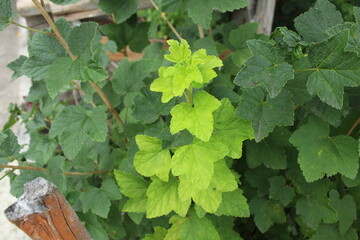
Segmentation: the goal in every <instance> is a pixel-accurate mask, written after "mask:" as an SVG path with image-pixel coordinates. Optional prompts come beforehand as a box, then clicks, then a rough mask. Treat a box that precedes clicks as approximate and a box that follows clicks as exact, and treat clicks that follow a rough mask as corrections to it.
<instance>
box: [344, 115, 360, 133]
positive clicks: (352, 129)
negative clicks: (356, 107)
mask: <svg viewBox="0 0 360 240" xmlns="http://www.w3.org/2000/svg"><path fill="white" fill-rule="evenodd" d="M359 124H360V118H358V119H357V120H356V121H355V122H354V124H353V125H352V126H351V128H350V130H349V131H348V133H347V134H346V136H350V135H351V134H352V132H353V131H354V130H355V128H356V127H357V126H358V125H359Z"/></svg>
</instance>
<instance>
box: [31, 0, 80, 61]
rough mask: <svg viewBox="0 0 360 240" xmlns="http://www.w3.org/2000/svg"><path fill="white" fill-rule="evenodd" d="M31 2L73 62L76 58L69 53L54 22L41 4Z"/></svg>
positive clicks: (67, 46) (35, 1)
mask: <svg viewBox="0 0 360 240" xmlns="http://www.w3.org/2000/svg"><path fill="white" fill-rule="evenodd" d="M32 1H33V3H34V4H35V6H36V7H37V9H39V11H40V13H41V15H43V17H44V18H45V20H46V22H47V23H48V24H49V25H50V27H51V28H52V30H53V31H54V33H55V37H56V38H57V39H58V40H59V42H60V44H61V45H62V46H63V48H64V49H65V50H66V52H67V53H68V54H69V55H70V57H71V58H72V59H73V60H75V59H76V58H77V57H76V56H74V55H73V54H72V53H71V51H70V49H69V45H68V44H67V42H66V40H65V39H64V38H63V36H62V35H61V33H60V31H59V29H58V28H57V26H56V24H55V23H54V21H53V20H52V18H51V17H50V15H49V14H48V13H47V12H46V11H45V9H44V7H43V6H42V5H41V3H39V2H38V0H32Z"/></svg>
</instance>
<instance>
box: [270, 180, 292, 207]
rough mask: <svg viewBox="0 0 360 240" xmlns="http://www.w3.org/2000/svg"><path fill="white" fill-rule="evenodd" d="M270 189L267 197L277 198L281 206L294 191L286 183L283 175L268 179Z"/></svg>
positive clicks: (285, 204) (289, 200)
mask: <svg viewBox="0 0 360 240" xmlns="http://www.w3.org/2000/svg"><path fill="white" fill-rule="evenodd" d="M269 183H270V189H269V198H270V199H274V200H278V201H279V202H281V204H282V205H283V206H287V205H288V204H289V203H290V202H291V201H292V200H293V198H294V197H295V191H294V189H293V188H292V187H290V186H288V185H286V180H285V178H284V177H283V176H275V177H272V178H270V179H269Z"/></svg>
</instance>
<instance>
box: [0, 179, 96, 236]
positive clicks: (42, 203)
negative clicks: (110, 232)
mask: <svg viewBox="0 0 360 240" xmlns="http://www.w3.org/2000/svg"><path fill="white" fill-rule="evenodd" d="M5 215H6V217H7V218H8V219H9V221H10V222H12V223H14V224H15V225H16V226H18V227H19V228H20V229H21V230H23V231H24V232H25V233H26V234H27V235H28V236H29V237H30V238H32V239H34V240H91V239H92V238H91V237H90V235H89V233H88V232H87V231H86V229H85V227H84V225H83V224H82V223H81V222H80V220H79V218H78V217H77V215H76V213H75V212H74V210H73V209H72V208H71V206H70V205H69V203H68V202H67V201H66V199H65V198H64V197H63V196H62V195H61V193H60V192H59V190H58V189H57V188H56V187H55V185H53V184H52V183H50V182H49V181H47V180H46V179H44V178H41V177H39V178H36V179H34V180H32V181H30V182H28V183H26V184H25V185H24V194H23V195H22V196H21V197H20V198H19V199H18V201H17V202H16V203H14V204H12V205H11V206H10V207H8V208H7V209H6V210H5Z"/></svg>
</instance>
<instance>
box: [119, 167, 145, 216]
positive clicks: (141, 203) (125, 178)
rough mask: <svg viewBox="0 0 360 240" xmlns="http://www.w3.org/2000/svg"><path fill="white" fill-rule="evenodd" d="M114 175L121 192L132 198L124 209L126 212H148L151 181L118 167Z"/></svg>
mask: <svg viewBox="0 0 360 240" xmlns="http://www.w3.org/2000/svg"><path fill="white" fill-rule="evenodd" d="M114 175H115V179H116V182H117V184H118V185H119V187H120V191H121V193H122V194H124V195H125V196H126V197H128V198H130V199H129V200H128V201H127V202H126V203H125V205H124V207H123V209H122V210H123V211H124V212H146V208H147V196H146V191H147V189H148V186H149V183H148V182H146V181H145V180H144V179H142V178H140V177H137V176H134V175H131V174H129V173H126V172H122V171H119V170H116V169H115V170H114Z"/></svg>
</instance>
